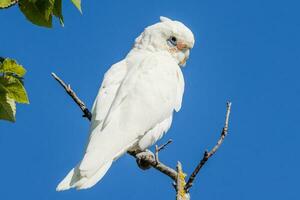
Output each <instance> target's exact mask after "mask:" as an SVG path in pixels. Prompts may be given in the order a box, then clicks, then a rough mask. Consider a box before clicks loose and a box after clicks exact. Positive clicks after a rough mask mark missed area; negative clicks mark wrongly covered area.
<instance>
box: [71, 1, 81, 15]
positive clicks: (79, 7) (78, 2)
mask: <svg viewBox="0 0 300 200" xmlns="http://www.w3.org/2000/svg"><path fill="white" fill-rule="evenodd" d="M71 1H72V3H73V4H74V5H75V6H76V8H77V9H78V10H79V12H80V13H81V14H82V10H81V0H71Z"/></svg>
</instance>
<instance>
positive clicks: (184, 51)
mask: <svg viewBox="0 0 300 200" xmlns="http://www.w3.org/2000/svg"><path fill="white" fill-rule="evenodd" d="M177 49H178V50H179V51H181V53H182V54H184V58H183V60H181V62H180V63H179V65H180V66H182V67H184V66H185V64H186V61H187V59H189V56H190V48H188V46H187V45H186V44H184V43H182V42H178V43H177Z"/></svg>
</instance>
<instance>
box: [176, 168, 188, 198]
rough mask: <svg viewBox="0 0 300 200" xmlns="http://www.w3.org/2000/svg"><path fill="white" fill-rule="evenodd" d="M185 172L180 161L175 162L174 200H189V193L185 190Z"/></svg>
mask: <svg viewBox="0 0 300 200" xmlns="http://www.w3.org/2000/svg"><path fill="white" fill-rule="evenodd" d="M185 176H186V175H185V174H184V173H183V170H182V165H181V163H180V162H178V163H177V182H176V200H189V199H190V194H189V193H188V192H186V190H185V185H186V183H185Z"/></svg>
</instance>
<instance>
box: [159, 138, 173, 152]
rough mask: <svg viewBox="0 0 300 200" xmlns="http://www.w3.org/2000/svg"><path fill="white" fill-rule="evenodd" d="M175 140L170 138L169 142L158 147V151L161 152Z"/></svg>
mask: <svg viewBox="0 0 300 200" xmlns="http://www.w3.org/2000/svg"><path fill="white" fill-rule="evenodd" d="M172 142H173V140H171V139H169V140H168V142H166V143H165V144H163V145H161V146H160V147H158V149H157V151H158V152H160V151H161V150H163V149H165V148H166V147H167V146H168V145H169V144H171V143H172Z"/></svg>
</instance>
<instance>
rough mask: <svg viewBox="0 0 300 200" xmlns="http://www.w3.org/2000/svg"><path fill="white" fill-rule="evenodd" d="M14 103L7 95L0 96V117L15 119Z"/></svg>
mask: <svg viewBox="0 0 300 200" xmlns="http://www.w3.org/2000/svg"><path fill="white" fill-rule="evenodd" d="M15 116H16V103H15V101H14V100H13V99H11V98H9V97H7V96H0V119H4V120H8V121H11V122H15V121H16V117H15Z"/></svg>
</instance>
